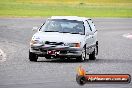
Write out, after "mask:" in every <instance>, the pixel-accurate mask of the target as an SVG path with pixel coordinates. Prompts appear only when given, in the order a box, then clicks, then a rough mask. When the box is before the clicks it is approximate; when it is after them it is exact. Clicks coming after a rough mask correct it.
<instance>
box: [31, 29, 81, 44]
mask: <svg viewBox="0 0 132 88" xmlns="http://www.w3.org/2000/svg"><path fill="white" fill-rule="evenodd" d="M32 39H34V40H39V41H50V42H64V43H80V42H81V41H83V39H84V35H80V34H70V33H59V32H40V31H39V32H37V33H35V34H34V35H33V37H32Z"/></svg>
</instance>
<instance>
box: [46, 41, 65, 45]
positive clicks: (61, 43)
mask: <svg viewBox="0 0 132 88" xmlns="http://www.w3.org/2000/svg"><path fill="white" fill-rule="evenodd" d="M45 44H48V45H63V44H64V43H63V42H49V41H46V42H45Z"/></svg>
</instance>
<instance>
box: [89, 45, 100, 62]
mask: <svg viewBox="0 0 132 88" xmlns="http://www.w3.org/2000/svg"><path fill="white" fill-rule="evenodd" d="M97 54H98V46H96V47H95V49H94V51H93V52H92V53H91V54H89V60H96V55H97Z"/></svg>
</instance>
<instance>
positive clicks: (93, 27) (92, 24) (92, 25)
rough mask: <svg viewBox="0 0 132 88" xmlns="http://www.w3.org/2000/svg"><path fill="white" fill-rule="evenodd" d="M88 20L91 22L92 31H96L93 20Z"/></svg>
mask: <svg viewBox="0 0 132 88" xmlns="http://www.w3.org/2000/svg"><path fill="white" fill-rule="evenodd" d="M87 22H88V23H89V25H90V27H91V28H92V31H96V29H95V25H94V23H93V21H92V20H91V19H89V20H88V21H87Z"/></svg>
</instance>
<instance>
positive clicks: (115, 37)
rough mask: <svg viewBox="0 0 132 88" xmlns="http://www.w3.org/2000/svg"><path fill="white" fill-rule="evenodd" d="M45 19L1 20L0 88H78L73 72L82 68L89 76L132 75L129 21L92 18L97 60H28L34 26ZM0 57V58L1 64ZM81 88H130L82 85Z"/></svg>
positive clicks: (131, 22) (126, 87)
mask: <svg viewBox="0 0 132 88" xmlns="http://www.w3.org/2000/svg"><path fill="white" fill-rule="evenodd" d="M44 21H45V18H0V49H1V50H2V51H3V52H4V53H6V61H3V62H0V88H52V87H53V88H80V87H81V86H80V85H78V84H77V83H76V80H75V79H76V68H77V67H78V66H80V65H82V66H83V67H84V68H85V69H86V70H87V72H88V73H89V74H130V75H132V39H128V38H125V37H123V35H124V34H127V33H132V18H93V21H94V23H95V25H96V28H97V29H98V40H99V55H98V56H97V60H95V61H89V60H86V61H85V62H76V61H75V60H70V61H69V60H64V61H63V60H46V59H45V58H39V61H38V62H30V61H29V60H28V50H29V42H30V39H31V37H32V35H33V34H34V32H33V31H32V30H31V29H32V27H33V26H40V25H41V24H42V23H43V22H44ZM1 58H2V57H0V60H1ZM82 87H84V88H132V83H129V84H85V85H84V86H82Z"/></svg>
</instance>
